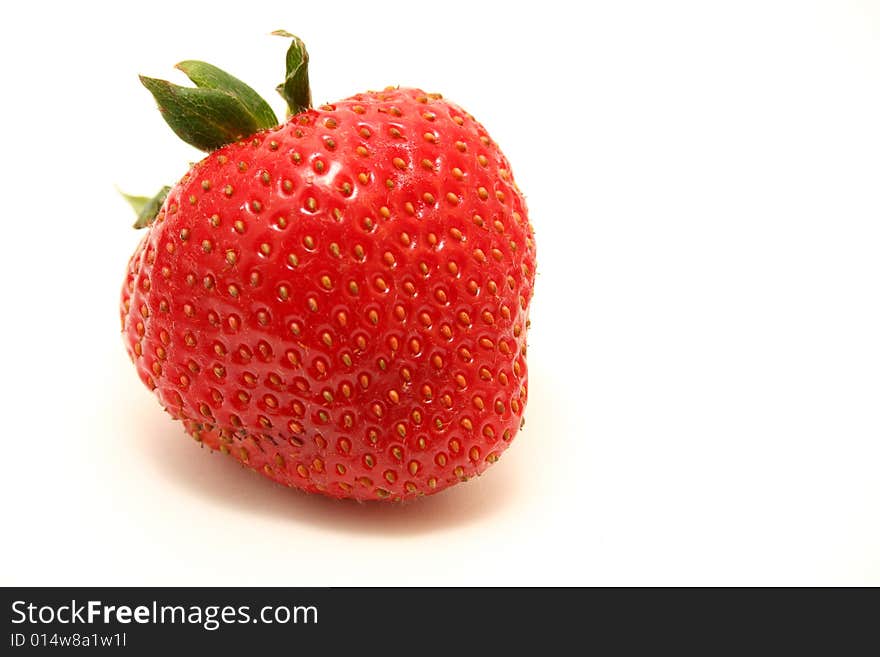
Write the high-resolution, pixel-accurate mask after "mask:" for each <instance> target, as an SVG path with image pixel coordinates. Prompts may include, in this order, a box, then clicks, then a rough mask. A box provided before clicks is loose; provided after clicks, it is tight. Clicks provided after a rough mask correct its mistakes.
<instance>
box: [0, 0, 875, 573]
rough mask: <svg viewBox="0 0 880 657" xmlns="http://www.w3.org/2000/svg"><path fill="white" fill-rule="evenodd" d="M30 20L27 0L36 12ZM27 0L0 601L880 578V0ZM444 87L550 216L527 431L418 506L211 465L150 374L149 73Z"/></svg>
mask: <svg viewBox="0 0 880 657" xmlns="http://www.w3.org/2000/svg"><path fill="white" fill-rule="evenodd" d="M13 6H14V9H12V7H13ZM130 6H131V7H134V6H135V5H129V3H106V4H96V3H91V4H90V3H58V4H57V5H56V6H47V5H46V3H24V4H20V3H16V4H14V5H13V4H6V5H4V8H3V9H2V11H3V14H4V15H3V20H2V21H0V23H2V27H0V32H2V34H0V67H2V71H0V72H2V77H0V79H2V83H3V93H2V103H0V112H2V122H0V129H2V136H0V145H2V157H0V169H2V181H3V205H2V211H0V235H2V255H0V267H2V275H0V286H2V288H0V290H2V296H0V302H2V308H3V318H2V323H0V331H2V341H0V348H2V361H0V362H2V384H3V391H2V395H0V398H2V404H3V407H2V418H3V450H2V457H0V468H2V474H0V493H2V499H3V518H2V520H3V534H4V538H3V539H2V541H0V583H2V584H40V585H49V584H95V585H97V584H108V585H127V584H132V585H133V584H169V585H170V584H182V585H189V584H211V585H222V584H258V585H269V584H272V585H342V584H350V585H385V584H419V585H421V584H456V585H469V584H474V585H485V584H505V585H506V584H578V585H598V584H620V585H630V584H697V585H702V584H734V585H736V584H766V585H780V584H874V585H878V584H880V412H878V411H880V306H878V302H880V3H877V2H869V1H867V0H865V1H863V2H856V1H838V2H833V1H828V2H778V1H766V0H764V1H760V2H751V1H745V2H743V1H740V2H726V3H722V2H711V3H706V2H664V3H656V2H601V3H591V2H586V3H575V2H564V3H563V2H550V1H547V0H544V1H542V2H529V3H513V2H505V3H497V4H492V3H483V2H479V3H478V2H473V1H469V2H453V1H452V0H444V2H440V3H425V2H412V3H369V2H356V3H355V2H353V3H347V2H341V1H334V2H332V3H316V2H278V3H265V2H259V1H256V0H251V1H249V2H235V3H220V2H211V3H204V4H196V3H183V2H174V3H150V6H149V7H148V6H147V5H144V4H143V3H141V4H138V5H137V7H138V9H137V10H135V9H132V8H129V7H130ZM282 27H283V28H286V29H288V30H290V31H293V32H295V33H297V34H299V35H301V36H302V37H303V38H304V39H305V41H306V43H307V44H308V46H309V49H310V52H311V55H312V67H311V72H312V84H313V92H314V97H315V100H316V101H317V102H324V101H332V100H335V99H338V98H342V97H345V96H348V95H351V94H353V93H355V92H358V91H361V90H364V89H368V88H381V87H384V86H386V85H388V84H401V85H413V86H421V87H423V88H425V89H426V90H429V91H440V92H442V93H443V94H444V95H445V96H447V97H449V98H451V99H453V100H455V101H456V102H458V103H460V104H462V105H463V106H464V107H465V108H467V109H468V110H469V111H470V112H471V113H473V114H474V115H475V116H476V117H477V118H478V119H479V120H481V121H482V122H483V123H484V124H485V125H486V126H487V128H488V129H489V131H490V133H491V134H492V135H493V137H494V138H495V139H496V140H497V141H498V142H499V143H500V144H501V146H502V148H503V149H504V150H505V152H506V154H507V155H508V157H509V159H510V160H511V162H512V164H513V169H514V173H515V175H516V177H517V180H518V182H519V184H520V186H521V188H522V189H523V190H524V191H525V193H526V194H527V197H528V202H529V204H530V211H531V218H532V221H533V223H534V225H535V229H536V235H537V244H538V250H539V272H540V273H539V279H538V287H537V291H536V298H535V301H534V306H533V311H532V319H533V331H532V333H531V335H530V352H529V364H530V372H531V386H530V391H531V399H530V405H529V408H528V411H527V424H526V428H525V430H524V431H523V432H522V433H521V434H520V436H519V437H518V438H517V440H516V441H515V443H514V445H513V447H512V448H511V450H510V451H508V452H507V454H506V455H505V457H504V458H503V459H502V460H501V461H500V462H499V463H498V464H497V465H496V466H495V467H493V468H491V469H490V470H489V471H488V472H487V473H486V474H485V475H484V476H483V477H481V478H480V479H479V480H476V481H473V482H470V483H468V484H465V485H460V486H456V487H455V488H454V489H452V490H450V491H448V492H447V493H444V494H441V495H438V496H436V497H433V498H428V499H424V500H421V501H417V502H416V503H411V504H407V505H403V506H393V505H385V506H379V505H366V506H364V505H360V506H359V505H357V504H352V503H342V502H334V501H330V500H325V499H322V498H316V497H309V496H306V495H303V494H299V493H296V492H294V491H289V490H286V489H282V488H280V487H278V486H275V485H273V484H272V483H271V482H269V481H267V480H265V479H263V478H261V477H259V476H258V475H256V474H254V473H251V472H249V471H246V470H243V469H241V468H240V467H238V466H237V465H235V464H234V463H233V462H232V461H231V460H227V459H224V458H222V457H220V456H218V455H211V454H209V453H208V452H207V451H200V450H199V449H198V448H197V447H196V446H195V445H194V444H193V442H192V441H191V440H189V439H188V438H186V437H185V436H184V433H183V431H182V429H181V428H180V427H179V426H178V425H176V424H175V423H173V422H172V421H171V420H170V418H168V417H167V416H166V415H165V414H164V413H163V412H162V411H161V409H160V407H159V405H158V403H157V402H156V400H155V399H154V398H153V397H152V396H151V395H150V394H149V393H148V392H147V391H146V389H145V388H143V386H142V385H141V383H140V382H139V380H138V378H137V376H136V375H135V372H134V370H133V368H132V367H131V365H130V363H129V362H128V361H127V357H126V356H125V353H124V349H123V347H122V341H121V339H120V335H119V325H118V315H117V303H118V293H119V288H120V286H121V283H122V277H123V271H124V268H125V265H126V261H127V258H128V256H129V254H130V252H131V251H132V250H133V249H134V246H135V244H136V241H137V240H138V239H139V235H138V234H136V233H135V231H133V230H131V229H130V228H129V225H130V223H131V220H132V217H131V216H130V211H129V209H128V207H127V206H126V205H125V204H124V203H123V202H122V201H121V200H120V199H119V197H118V196H117V195H116V192H115V191H114V185H119V186H120V187H122V188H124V189H126V190H128V191H132V192H141V193H152V192H154V191H155V190H156V189H157V188H158V187H160V186H161V185H162V184H165V183H166V182H170V181H173V180H176V179H177V178H178V177H179V176H180V175H181V174H182V173H183V172H184V171H185V168H186V163H187V162H188V161H192V160H194V159H198V158H199V157H200V156H199V154H198V153H197V152H196V151H195V150H193V149H191V148H189V147H187V146H185V145H183V144H180V143H179V142H177V140H176V138H175V137H174V136H173V135H172V133H171V132H170V131H169V130H168V129H167V127H166V126H165V124H164V123H163V122H162V121H161V119H160V118H159V115H158V113H157V112H156V110H155V106H154V104H153V102H152V99H151V98H150V97H149V95H148V93H147V92H146V91H145V90H144V89H143V88H142V87H141V86H140V85H139V83H138V81H137V77H136V74H137V73H139V72H140V73H145V74H148V75H152V76H160V77H169V76H170V77H171V79H174V80H176V81H178V82H181V81H182V77H181V76H180V74H178V73H177V72H175V71H173V70H172V66H173V64H174V63H175V62H177V61H179V60H182V59H190V58H196V59H204V60H207V61H210V62H213V63H215V64H217V65H220V66H221V67H223V68H226V69H228V70H229V71H230V72H232V73H233V74H235V75H238V76H240V77H242V78H244V79H245V80H246V81H248V82H249V83H250V84H251V85H252V86H254V87H255V88H257V89H258V90H260V91H261V92H263V93H264V95H266V96H267V97H268V98H271V99H272V101H271V102H272V103H273V104H274V106H275V107H276V108H277V109H278V110H279V111H280V109H281V100H280V98H276V97H275V94H274V92H273V89H274V86H275V84H277V82H279V81H280V76H281V72H282V67H283V53H284V48H285V42H283V41H282V40H280V39H277V38H276V37H269V36H267V34H268V32H270V31H271V30H273V29H276V28H282Z"/></svg>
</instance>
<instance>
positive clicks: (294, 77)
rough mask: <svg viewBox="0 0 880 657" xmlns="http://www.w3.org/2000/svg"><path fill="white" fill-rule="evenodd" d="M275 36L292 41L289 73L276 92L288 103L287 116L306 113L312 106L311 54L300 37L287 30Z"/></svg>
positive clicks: (289, 49) (288, 62) (289, 53)
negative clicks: (310, 81)
mask: <svg viewBox="0 0 880 657" xmlns="http://www.w3.org/2000/svg"><path fill="white" fill-rule="evenodd" d="M272 34H273V35H274V36H280V37H285V38H288V39H290V40H291V42H290V47H289V48H288V49H287V58H286V62H287V72H286V75H285V76H284V82H282V83H281V84H279V85H278V86H277V87H276V88H275V90H276V91H277V92H278V93H279V94H281V97H282V98H284V100H285V101H286V102H287V116H292V115H294V114H299V113H300V112H305V111H306V110H307V109H309V108H310V107H311V106H312V90H311V88H310V87H309V53H308V51H307V50H306V44H304V43H303V42H302V39H300V38H299V37H298V36H295V35H293V34H291V33H290V32H287V31H285V30H275V31H274V32H272Z"/></svg>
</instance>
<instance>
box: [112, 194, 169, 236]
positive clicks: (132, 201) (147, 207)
mask: <svg viewBox="0 0 880 657" xmlns="http://www.w3.org/2000/svg"><path fill="white" fill-rule="evenodd" d="M170 191H171V188H170V187H168V186H167V185H166V186H165V187H163V188H162V189H160V190H159V191H158V192H156V194H155V195H154V196H152V197H147V196H132V195H131V194H126V193H125V192H123V191H120V192H119V193H120V194H121V195H122V198H124V199H125V200H126V201H128V204H129V205H130V206H131V208H132V210H134V213H135V214H136V215H137V219H136V220H135V222H134V224H132V227H133V228H137V229H141V228H146V227H147V226H149V225H150V224H151V223H153V220H154V219H155V218H156V215H157V214H159V210H160V209H161V207H162V204H163V203H164V202H165V198H166V197H167V196H168V192H170Z"/></svg>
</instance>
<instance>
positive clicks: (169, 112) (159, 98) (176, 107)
mask: <svg viewBox="0 0 880 657" xmlns="http://www.w3.org/2000/svg"><path fill="white" fill-rule="evenodd" d="M140 79H141V83H142V84H143V85H144V86H145V87H146V88H147V90H148V91H149V92H150V93H151V94H153V98H155V99H156V103H157V104H158V105H159V111H160V112H161V113H162V118H164V119H165V122H166V123H167V124H168V125H169V126H170V127H171V129H172V130H174V132H175V134H177V136H178V137H180V138H181V139H183V141H185V142H186V143H187V144H190V145H192V146H195V147H196V148H198V149H200V150H203V151H213V150H216V149H218V148H220V147H221V146H224V145H226V144H231V143H232V142H234V141H237V140H239V139H241V138H242V137H247V136H248V135H252V134H253V133H255V132H257V131H259V130H261V129H262V126H260V124H259V123H257V120H256V119H255V118H254V116H253V115H252V114H251V113H250V112H249V111H248V109H247V108H246V107H245V105H244V104H243V103H242V102H241V100H239V99H238V98H236V97H235V96H231V95H229V94H227V93H225V92H223V91H219V90H218V89H201V88H195V89H193V88H191V87H181V86H179V85H176V84H172V83H171V82H168V81H166V80H157V79H155V78H148V77H146V76H143V75H142V76H140Z"/></svg>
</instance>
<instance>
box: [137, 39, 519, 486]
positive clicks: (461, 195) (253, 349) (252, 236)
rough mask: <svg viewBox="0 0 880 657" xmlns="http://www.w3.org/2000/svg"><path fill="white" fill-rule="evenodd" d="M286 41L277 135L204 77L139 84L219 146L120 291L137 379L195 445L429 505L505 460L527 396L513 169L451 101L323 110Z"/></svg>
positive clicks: (166, 209)
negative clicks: (432, 497)
mask: <svg viewBox="0 0 880 657" xmlns="http://www.w3.org/2000/svg"><path fill="white" fill-rule="evenodd" d="M275 34H277V35H279V36H282V37H284V38H286V39H289V40H290V46H289V49H288V51H287V61H286V75H285V77H284V80H283V82H282V83H281V84H280V85H279V86H278V92H279V93H280V94H281V96H282V97H283V98H284V100H285V101H286V102H287V106H288V110H287V117H286V118H285V120H283V121H279V120H278V118H277V117H276V115H275V113H274V111H273V110H272V108H271V107H270V106H269V104H268V103H267V102H266V101H265V100H264V99H263V98H261V97H260V95H259V94H257V92H255V91H254V90H253V89H251V87H249V86H248V85H246V84H245V83H243V82H242V81H240V80H238V79H236V78H234V77H232V76H231V75H229V74H228V73H225V72H224V71H222V70H220V69H218V68H217V67H215V66H211V65H210V64H206V63H204V62H200V61H184V62H181V63H179V64H178V65H177V68H178V69H180V70H181V71H183V73H185V74H186V76H187V77H188V78H189V79H190V80H191V81H192V82H193V84H194V85H195V86H192V87H186V86H178V85H176V84H172V83H170V82H166V81H164V80H157V79H153V78H148V77H141V82H142V83H143V85H144V86H145V87H146V88H147V89H148V90H149V91H150V93H151V94H152V95H153V97H154V98H155V101H156V103H157V104H158V107H159V111H160V112H161V114H162V117H163V118H164V119H165V121H166V122H167V123H168V125H169V126H170V127H171V129H172V130H173V131H174V132H175V133H176V134H177V135H178V136H179V137H180V138H181V139H183V140H184V141H186V142H187V143H189V144H191V145H193V146H195V147H196V148H198V149H201V150H203V151H205V152H207V155H206V156H205V157H204V159H202V160H201V161H199V162H198V163H196V164H194V165H192V167H191V168H190V169H189V171H187V172H186V173H185V174H184V175H183V177H182V178H181V179H180V180H179V181H178V182H177V183H176V184H175V185H173V186H171V187H166V188H163V189H162V190H160V191H159V193H158V194H156V195H155V196H154V197H152V198H146V197H128V199H129V201H130V202H131V204H132V206H133V207H134V209H135V211H136V213H137V222H136V223H135V227H136V228H142V229H144V230H145V234H144V236H143V239H142V240H141V242H140V243H139V245H138V247H137V249H136V250H135V252H134V254H133V255H132V257H131V259H130V261H129V264H128V268H127V272H126V275H125V281H124V284H123V286H122V298H121V306H120V314H121V319H122V332H123V338H124V342H125V346H126V349H127V351H128V354H129V356H130V357H131V360H132V362H133V363H134V365H135V368H136V369H137V372H138V374H139V375H140V378H141V380H142V381H143V382H144V384H146V386H147V387H148V388H149V389H150V390H152V391H153V392H154V393H155V394H156V396H157V397H158V399H159V401H160V403H161V404H162V406H163V407H164V408H165V409H166V410H167V411H168V413H170V414H171V416H172V417H174V418H176V419H178V420H180V421H181V422H182V423H183V426H184V427H185V428H186V431H187V432H188V433H189V434H190V435H191V436H192V437H193V438H194V439H195V440H196V441H198V442H199V443H201V444H202V445H207V446H208V447H210V448H211V449H213V450H218V451H220V452H222V453H224V454H228V455H229V456H231V457H232V458H234V459H237V460H238V461H240V462H241V463H242V464H243V465H245V466H247V467H249V468H253V469H254V470H256V471H258V472H260V473H262V474H264V475H265V476H267V477H269V478H270V479H273V480H274V481H276V482H279V483H281V484H284V485H286V486H290V487H293V488H298V489H302V490H304V491H308V492H312V493H322V494H324V495H328V496H331V497H336V498H354V499H357V500H401V499H406V498H413V497H417V496H420V495H429V494H432V493H436V492H438V491H441V490H443V489H444V488H447V487H449V486H451V485H453V484H455V483H457V482H460V481H465V480H467V479H468V478H470V477H473V476H475V475H479V474H480V473H482V472H483V471H484V470H485V469H486V468H487V467H488V466H489V465H491V464H492V463H494V462H495V461H497V460H498V458H499V457H500V456H501V455H502V454H503V453H504V451H505V450H506V449H507V448H508V446H509V445H510V443H511V441H512V440H513V439H514V437H515V436H516V434H517V431H518V430H519V428H520V427H521V425H522V422H523V413H524V412H525V408H526V399H527V395H528V372H527V368H526V335H527V331H528V327H529V319H528V317H529V303H530V301H531V298H532V292H533V287H534V281H535V243H534V238H533V231H532V226H531V224H530V223H529V218H528V213H527V210H526V203H525V200H524V198H523V195H522V193H521V192H520V190H519V188H518V187H517V185H516V182H515V181H514V177H513V173H512V171H511V168H510V165H509V164H508V162H507V159H506V158H505V157H504V155H503V154H502V152H501V150H500V149H499V148H498V146H497V145H496V143H495V142H494V141H493V140H492V138H491V137H490V136H489V134H488V133H487V131H486V129H485V128H484V127H483V126H482V125H481V124H480V123H478V122H477V121H476V120H475V119H474V117H473V116H471V115H470V114H468V113H467V112H466V111H465V110H463V109H462V108H461V107H459V106H458V105H455V104H454V103H451V102H449V101H448V100H445V99H444V98H443V97H441V96H440V95H439V94H434V93H425V92H424V91H421V90H420V89H410V88H396V87H394V88H387V89H385V90H384V91H378V92H376V91H367V92H364V93H359V94H356V95H354V96H351V97H350V98H346V99H345V100H341V101H338V102H336V103H329V104H325V105H321V106H320V107H317V108H314V107H312V101H311V91H310V88H309V74H308V62H309V58H308V54H307V52H306V49H305V46H304V45H303V43H302V41H301V40H300V39H298V38H297V37H295V36H293V35H291V34H289V33H287V32H283V31H281V32H276V33H275Z"/></svg>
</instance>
